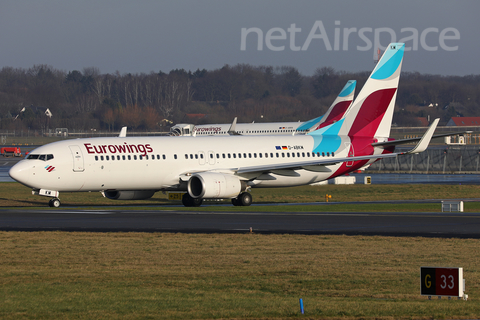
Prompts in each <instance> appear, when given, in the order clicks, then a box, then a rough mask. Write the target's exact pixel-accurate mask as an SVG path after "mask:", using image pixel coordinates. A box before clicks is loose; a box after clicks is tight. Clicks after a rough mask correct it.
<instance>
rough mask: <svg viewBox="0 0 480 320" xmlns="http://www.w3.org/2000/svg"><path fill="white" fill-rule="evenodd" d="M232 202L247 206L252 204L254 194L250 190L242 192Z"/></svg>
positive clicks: (236, 204) (235, 204)
mask: <svg viewBox="0 0 480 320" xmlns="http://www.w3.org/2000/svg"><path fill="white" fill-rule="evenodd" d="M232 204H233V205H234V206H244V207H247V206H249V205H251V204H252V195H251V194H250V193H248V192H242V193H240V194H239V195H238V197H236V198H233V199H232Z"/></svg>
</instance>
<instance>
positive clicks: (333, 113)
mask: <svg viewBox="0 0 480 320" xmlns="http://www.w3.org/2000/svg"><path fill="white" fill-rule="evenodd" d="M356 85H357V81H356V80H348V81H347V83H346V84H345V86H344V87H343V89H342V91H341V92H340V94H339V95H338V97H337V99H335V101H333V103H332V105H331V106H330V108H329V109H328V110H327V112H326V113H325V115H324V116H323V118H322V120H320V122H319V123H318V124H317V126H316V128H315V129H313V130H318V129H320V128H323V127H326V126H328V125H331V124H332V123H335V122H337V121H338V120H340V119H341V118H342V117H343V116H344V114H345V112H347V110H348V108H349V107H350V105H351V104H352V101H353V96H354V95H355V87H356Z"/></svg>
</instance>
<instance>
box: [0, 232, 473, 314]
mask: <svg viewBox="0 0 480 320" xmlns="http://www.w3.org/2000/svg"><path fill="white" fill-rule="evenodd" d="M479 244H480V243H479V241H478V240H472V239H463V240H458V239H435V238H429V239H423V238H391V237H359V236H302V235H258V234H245V235H241V234H236V235H217V234H212V235H196V234H164V233H161V234H146V233H81V232H78V233H77V232H75V233H65V232H28V233H25V232H0V261H1V262H0V274H1V277H0V292H1V296H2V298H1V308H0V318H2V319H19V318H23V319H53V318H62V319H99V318H103V319H225V318H228V319H239V318H241V319H244V318H248V319H297V318H300V319H314V318H315V319H317V318H321V319H452V318H455V319H473V318H478V316H479V315H480V303H479V299H478V296H479V294H480V288H479V281H480V274H479V271H480V267H479V266H480V261H479V260H480V255H479ZM420 266H449V267H452V266H456V267H463V268H464V278H465V279H466V283H467V285H466V287H467V290H466V292H467V293H468V294H469V300H468V301H463V300H456V299H455V300H447V299H445V298H444V299H442V300H438V299H436V298H435V299H432V300H428V299H427V297H424V296H420ZM300 298H302V299H303V301H304V304H305V315H303V316H302V315H301V314H300V310H299V299H300Z"/></svg>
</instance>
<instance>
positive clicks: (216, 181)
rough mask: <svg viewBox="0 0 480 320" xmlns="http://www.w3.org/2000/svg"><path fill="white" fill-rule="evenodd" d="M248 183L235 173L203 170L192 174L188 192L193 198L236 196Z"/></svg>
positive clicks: (228, 197)
mask: <svg viewBox="0 0 480 320" xmlns="http://www.w3.org/2000/svg"><path fill="white" fill-rule="evenodd" d="M245 186H246V183H245V182H243V181H240V180H239V179H238V178H237V177H236V176H234V175H228V174H222V173H214V172H202V173H196V174H194V175H192V177H191V178H190V180H188V194H190V196H191V197H192V198H202V199H203V198H207V199H219V198H227V199H230V198H236V197H237V196H238V194H239V193H240V192H242V190H243V189H244V188H243V189H242V187H245Z"/></svg>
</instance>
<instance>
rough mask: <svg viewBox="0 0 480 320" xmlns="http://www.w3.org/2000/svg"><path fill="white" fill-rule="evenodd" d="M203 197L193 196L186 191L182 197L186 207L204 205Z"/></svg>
mask: <svg viewBox="0 0 480 320" xmlns="http://www.w3.org/2000/svg"><path fill="white" fill-rule="evenodd" d="M202 202H203V199H201V198H192V197H191V196H190V195H189V194H188V193H185V194H184V195H183V197H182V204H183V205H184V206H185V207H200V206H201V205H202Z"/></svg>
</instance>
